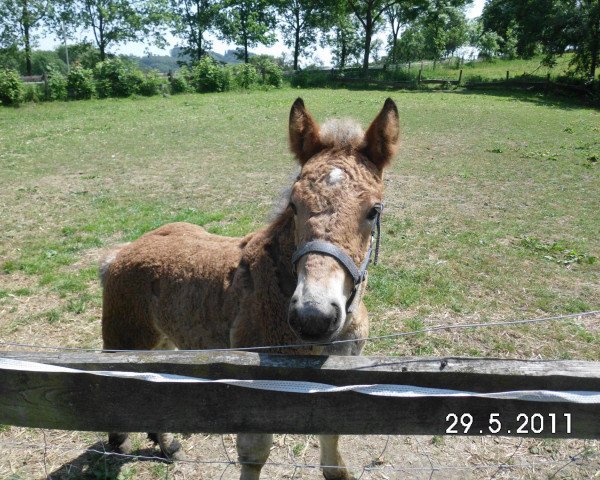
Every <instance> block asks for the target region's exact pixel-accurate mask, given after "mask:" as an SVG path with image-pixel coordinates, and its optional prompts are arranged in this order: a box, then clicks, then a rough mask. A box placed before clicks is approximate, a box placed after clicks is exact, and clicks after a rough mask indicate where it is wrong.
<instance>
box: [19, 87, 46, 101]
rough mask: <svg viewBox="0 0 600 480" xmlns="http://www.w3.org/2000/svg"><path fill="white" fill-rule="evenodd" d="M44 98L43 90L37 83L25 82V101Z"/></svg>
mask: <svg viewBox="0 0 600 480" xmlns="http://www.w3.org/2000/svg"><path fill="white" fill-rule="evenodd" d="M43 98H44V94H43V92H41V91H40V87H39V85H37V84H35V83H29V84H25V93H24V95H23V101H24V102H35V103H37V102H40V101H42V100H43Z"/></svg>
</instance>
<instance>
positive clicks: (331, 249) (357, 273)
mask: <svg viewBox="0 0 600 480" xmlns="http://www.w3.org/2000/svg"><path fill="white" fill-rule="evenodd" d="M374 208H375V210H376V212H377V213H376V215H375V218H374V219H373V220H374V221H373V227H372V228H371V241H370V243H369V250H367V254H366V255H365V259H364V260H363V262H362V263H361V264H360V267H357V266H356V263H354V260H352V257H350V255H348V254H347V253H346V252H344V251H343V250H342V249H341V248H340V247H338V246H337V245H334V244H333V243H330V242H325V241H323V240H313V241H311V242H307V243H305V244H304V245H301V246H300V247H298V249H297V250H296V251H295V252H294V254H293V255H292V271H293V272H294V273H296V264H297V263H298V260H300V258H302V257H303V256H304V255H306V254H307V253H321V254H323V255H329V256H330V257H333V258H335V259H336V260H337V261H338V262H339V263H340V264H341V265H342V266H343V267H344V268H345V269H346V271H347V272H348V273H349V274H350V276H351V277H352V280H353V282H354V287H353V288H352V293H351V294H350V297H349V298H348V301H347V302H346V313H352V312H353V311H354V310H355V309H356V304H358V302H356V304H355V302H354V298H355V296H356V292H358V289H359V288H360V287H361V285H362V283H363V282H364V281H365V279H366V278H367V268H368V267H369V263H370V262H371V255H372V254H373V240H375V257H374V258H373V264H374V265H377V261H378V260H379V242H380V240H381V213H382V212H383V203H379V204H377V205H375V207H374Z"/></svg>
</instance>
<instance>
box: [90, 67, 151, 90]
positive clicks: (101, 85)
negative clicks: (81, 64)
mask: <svg viewBox="0 0 600 480" xmlns="http://www.w3.org/2000/svg"><path fill="white" fill-rule="evenodd" d="M94 77H95V78H96V91H97V92H98V96H100V97H101V98H106V97H129V96H131V95H134V94H136V93H139V91H140V88H141V86H142V83H144V75H143V74H142V72H141V71H140V70H138V69H137V68H136V67H135V65H133V64H132V63H130V62H127V61H124V60H122V59H120V58H110V59H108V60H105V61H103V62H100V63H98V64H97V65H96V67H95V68H94Z"/></svg>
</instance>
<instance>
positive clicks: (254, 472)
mask: <svg viewBox="0 0 600 480" xmlns="http://www.w3.org/2000/svg"><path fill="white" fill-rule="evenodd" d="M272 445H273V435H272V434H270V433H239V434H238V436H237V451H238V460H239V462H240V464H241V465H242V473H241V475H240V480H258V479H259V477H260V471H261V470H262V468H263V466H264V464H265V462H266V461H267V459H268V458H269V453H270V452H271V446H272Z"/></svg>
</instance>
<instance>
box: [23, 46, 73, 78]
mask: <svg viewBox="0 0 600 480" xmlns="http://www.w3.org/2000/svg"><path fill="white" fill-rule="evenodd" d="M21 71H22V72H25V71H26V66H25V58H24V57H23V58H22V60H21ZM50 72H58V73H61V74H63V75H65V74H66V73H67V64H66V63H65V62H63V60H62V59H61V58H60V57H59V56H58V54H57V53H56V52H47V51H43V50H35V51H33V52H31V73H32V74H33V75H43V74H44V73H48V74H49V73H50Z"/></svg>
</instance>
